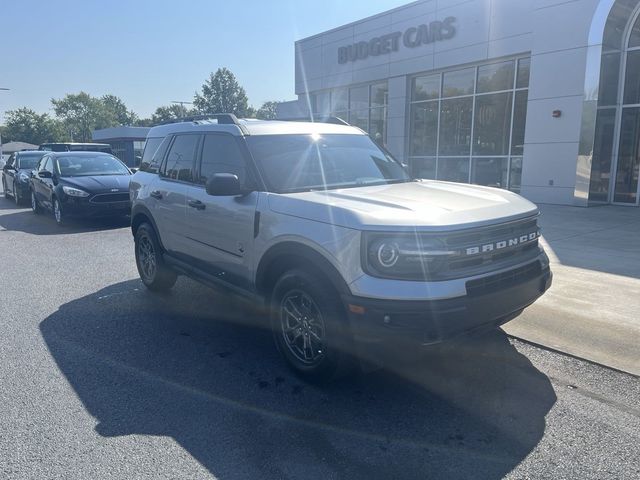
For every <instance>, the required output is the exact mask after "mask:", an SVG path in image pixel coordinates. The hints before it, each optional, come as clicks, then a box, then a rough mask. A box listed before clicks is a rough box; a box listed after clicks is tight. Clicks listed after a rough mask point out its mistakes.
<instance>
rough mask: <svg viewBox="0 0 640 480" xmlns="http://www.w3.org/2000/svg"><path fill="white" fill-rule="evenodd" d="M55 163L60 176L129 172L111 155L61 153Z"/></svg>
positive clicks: (126, 173) (124, 173)
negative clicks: (66, 154)
mask: <svg viewBox="0 0 640 480" xmlns="http://www.w3.org/2000/svg"><path fill="white" fill-rule="evenodd" d="M56 164H57V166H58V168H57V170H58V172H60V176H62V177H88V176H98V175H130V174H131V172H130V171H129V169H128V168H127V167H126V166H125V165H124V164H123V163H122V162H121V161H120V160H118V159H117V158H116V157H112V156H111V155H91V154H87V155H86V156H85V155H68V156H65V155H61V156H59V157H57V158H56Z"/></svg>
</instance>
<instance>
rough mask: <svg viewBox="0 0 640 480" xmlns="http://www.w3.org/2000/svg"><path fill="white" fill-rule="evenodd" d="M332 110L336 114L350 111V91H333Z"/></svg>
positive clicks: (339, 89) (340, 89)
mask: <svg viewBox="0 0 640 480" xmlns="http://www.w3.org/2000/svg"><path fill="white" fill-rule="evenodd" d="M331 110H332V111H334V112H340V111H344V110H349V90H347V89H346V88H336V89H335V90H332V91H331Z"/></svg>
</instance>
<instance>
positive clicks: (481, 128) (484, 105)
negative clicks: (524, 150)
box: [473, 92, 513, 155]
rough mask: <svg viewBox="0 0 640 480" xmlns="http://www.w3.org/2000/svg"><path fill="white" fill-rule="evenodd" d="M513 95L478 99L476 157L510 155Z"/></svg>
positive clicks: (488, 96) (475, 133)
mask: <svg viewBox="0 0 640 480" xmlns="http://www.w3.org/2000/svg"><path fill="white" fill-rule="evenodd" d="M512 95H513V93H511V92H506V93H493V94H491V95H480V96H478V97H476V109H475V123H474V126H473V154H474V155H508V154H509V134H510V130H511V128H510V127H511V107H512V105H511V103H512V100H511V99H512V98H513V97H512Z"/></svg>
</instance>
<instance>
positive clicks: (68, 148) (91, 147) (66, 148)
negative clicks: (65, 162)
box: [38, 143, 113, 155]
mask: <svg viewBox="0 0 640 480" xmlns="http://www.w3.org/2000/svg"><path fill="white" fill-rule="evenodd" d="M38 150H45V151H47V152H102V153H110V154H111V155H113V150H111V145H109V144H108V143H43V144H42V145H40V147H38Z"/></svg>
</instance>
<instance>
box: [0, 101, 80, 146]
mask: <svg viewBox="0 0 640 480" xmlns="http://www.w3.org/2000/svg"><path fill="white" fill-rule="evenodd" d="M5 118H6V121H5V126H4V128H3V129H2V141H3V142H5V143H6V142H11V141H16V142H27V143H32V144H34V145H40V144H41V143H47V142H62V141H66V140H68V136H67V135H66V134H65V131H64V126H63V125H62V123H61V122H59V121H58V120H55V119H53V118H51V117H50V116H49V115H48V114H46V113H44V114H41V115H40V114H38V113H36V112H34V111H33V110H31V109H30V108H25V107H23V108H19V109H17V110H9V111H8V112H7V113H6V116H5Z"/></svg>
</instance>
